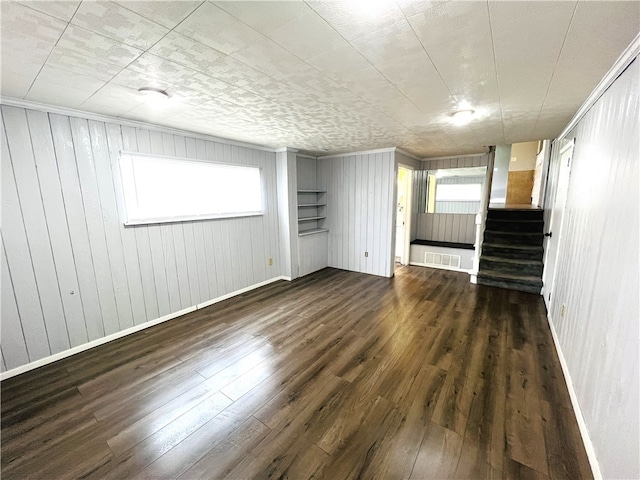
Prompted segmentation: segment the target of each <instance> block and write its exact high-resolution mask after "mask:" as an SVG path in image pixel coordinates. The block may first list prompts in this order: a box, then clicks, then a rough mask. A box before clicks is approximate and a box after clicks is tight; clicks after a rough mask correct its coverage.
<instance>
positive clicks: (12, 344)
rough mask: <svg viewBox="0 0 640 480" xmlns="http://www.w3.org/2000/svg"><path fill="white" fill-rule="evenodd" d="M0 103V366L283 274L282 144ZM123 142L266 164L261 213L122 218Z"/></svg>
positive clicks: (128, 146) (133, 147)
mask: <svg viewBox="0 0 640 480" xmlns="http://www.w3.org/2000/svg"><path fill="white" fill-rule="evenodd" d="M1 111H2V128H1V129H0V130H1V134H0V137H1V141H2V144H1V148H2V151H1V152H0V156H1V157H2V255H1V256H2V334H1V335H2V337H1V341H0V343H1V344H2V356H3V358H2V360H3V362H2V368H3V369H15V368H17V367H20V366H23V365H25V364H28V363H31V362H34V361H37V360H40V359H43V358H45V357H48V356H50V355H53V354H57V353H60V352H63V351H65V350H68V349H70V348H72V347H78V346H80V345H83V344H86V343H87V342H91V341H95V340H98V339H100V338H104V337H105V336H108V335H110V334H115V333H117V332H120V331H123V330H126V329H128V328H131V327H134V326H136V325H140V324H143V323H145V322H148V321H153V320H154V319H157V318H158V317H162V316H165V315H168V314H170V313H172V312H176V311H180V310H182V309H184V308H187V307H190V306H193V305H196V304H201V303H204V302H207V301H209V300H211V299H215V298H217V297H220V296H223V295H225V294H229V293H231V292H234V291H238V290H241V289H243V288H246V287H248V286H251V285H254V284H257V283H260V282H263V281H266V280H268V279H271V278H274V277H278V276H280V275H281V271H280V258H279V257H280V238H279V233H278V232H279V225H278V211H277V199H276V163H275V154H274V153H270V152H266V151H262V150H258V149H252V148H247V147H240V146H231V145H227V144H223V143H218V142H214V141H206V140H203V139H201V138H199V139H196V138H189V137H185V136H181V135H173V134H168V133H162V132H161V131H155V130H152V129H146V128H134V127H129V126H122V125H119V124H117V123H104V122H100V121H94V120H86V119H83V118H79V117H68V116H64V115H58V114H47V113H45V112H40V111H34V110H25V109H22V108H16V107H9V106H2V109H1ZM5 132H6V135H5ZM120 150H126V151H133V152H141V153H151V154H160V155H170V156H178V157H186V158H197V159H200V160H212V161H222V162H228V163H235V164H250V165H257V166H260V167H261V168H262V176H263V182H264V198H263V203H264V212H265V213H264V215H263V216H259V217H245V218H236V219H219V220H207V221H199V222H182V223H171V224H163V225H140V226H135V227H127V228H125V227H124V226H123V225H122V221H123V215H122V212H123V204H122V201H121V195H120V187H119V182H118V181H117V179H118V177H116V176H114V171H115V169H116V168H117V158H118V152H119V151H120ZM269 257H271V258H273V260H274V261H273V266H268V258H269Z"/></svg>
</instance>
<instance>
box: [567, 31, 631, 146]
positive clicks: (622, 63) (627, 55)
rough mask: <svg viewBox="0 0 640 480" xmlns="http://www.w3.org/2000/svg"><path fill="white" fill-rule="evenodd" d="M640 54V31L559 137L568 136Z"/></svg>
mask: <svg viewBox="0 0 640 480" xmlns="http://www.w3.org/2000/svg"><path fill="white" fill-rule="evenodd" d="M639 54H640V33H639V34H637V35H636V37H635V38H634V39H633V40H632V41H631V43H630V44H629V46H627V48H626V49H625V50H624V52H622V54H621V55H620V56H619V57H618V59H617V60H616V61H615V63H614V64H613V65H612V66H611V68H610V69H609V71H608V72H607V74H606V75H605V76H604V77H603V78H602V80H600V83H598V85H596V88H594V89H593V91H592V92H591V94H590V95H589V96H588V97H587V99H586V100H585V101H584V103H583V104H582V106H581V107H580V108H579V109H578V111H577V112H576V114H575V115H574V116H573V118H572V119H571V121H570V122H569V123H568V124H567V126H566V127H564V130H562V133H561V134H560V135H558V137H557V138H562V137H564V136H566V135H567V134H568V133H569V132H570V131H571V130H573V128H574V127H575V126H576V125H577V124H578V122H579V121H580V120H582V117H584V116H585V114H586V113H587V112H588V111H589V110H590V109H591V107H593V105H594V104H595V103H596V102H597V101H598V99H599V98H600V97H601V96H602V95H603V94H604V92H606V91H607V89H608V88H609V87H610V86H611V85H612V84H613V82H614V81H615V80H616V78H618V77H619V76H620V74H621V73H622V72H624V70H625V69H626V68H627V67H628V66H629V65H630V64H631V62H633V61H634V60H635V59H636V57H637V56H638V55H639Z"/></svg>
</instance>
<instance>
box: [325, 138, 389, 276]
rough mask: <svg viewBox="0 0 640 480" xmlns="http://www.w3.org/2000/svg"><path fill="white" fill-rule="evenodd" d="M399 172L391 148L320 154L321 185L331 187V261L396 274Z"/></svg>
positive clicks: (358, 269) (334, 264)
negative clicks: (395, 244) (347, 154)
mask: <svg viewBox="0 0 640 480" xmlns="http://www.w3.org/2000/svg"><path fill="white" fill-rule="evenodd" d="M396 176H397V173H396V169H395V159H394V152H393V151H391V150H390V151H388V152H381V153H372V154H358V155H349V156H340V157H329V158H319V159H318V185H319V186H320V187H322V188H324V189H326V190H327V217H328V218H327V226H328V228H329V266H330V267H335V268H342V269H345V270H352V271H355V272H362V273H370V274H373V275H381V276H385V277H390V276H392V275H393V252H394V244H393V235H394V231H395V187H396ZM365 252H367V253H368V256H366V257H365Z"/></svg>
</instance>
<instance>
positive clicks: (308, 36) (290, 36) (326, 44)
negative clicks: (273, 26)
mask: <svg viewBox="0 0 640 480" xmlns="http://www.w3.org/2000/svg"><path fill="white" fill-rule="evenodd" d="M269 37H270V38H271V39H272V40H273V41H274V42H276V43H278V44H280V45H282V46H283V47H284V48H286V49H287V50H289V51H290V52H292V53H293V54H295V55H296V56H297V57H299V58H301V59H303V60H306V59H307V58H310V57H314V56H316V55H319V54H321V53H323V52H326V51H328V50H333V49H334V48H338V47H340V46H343V45H346V42H345V40H344V39H343V38H342V37H341V36H340V35H339V34H338V33H337V32H336V31H335V30H334V29H333V28H331V27H330V26H329V25H328V24H327V22H326V21H325V20H323V19H322V18H321V17H319V16H318V15H317V14H316V13H315V12H313V11H309V12H307V13H305V14H303V15H300V16H299V17H296V18H295V19H294V20H291V21H290V22H288V23H285V24H284V25H283V26H281V27H280V28H278V29H277V30H274V31H273V32H272V33H270V34H269Z"/></svg>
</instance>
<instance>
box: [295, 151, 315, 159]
mask: <svg viewBox="0 0 640 480" xmlns="http://www.w3.org/2000/svg"><path fill="white" fill-rule="evenodd" d="M296 157H300V158H308V159H310V160H316V159H317V158H318V157H314V156H313V155H307V154H306V153H299V152H296Z"/></svg>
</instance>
